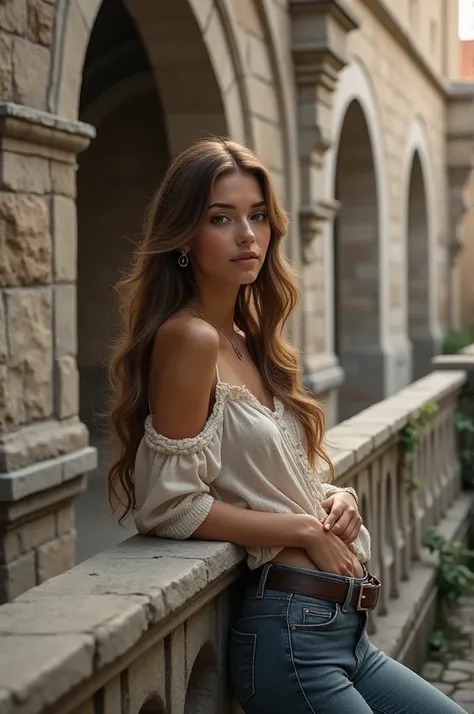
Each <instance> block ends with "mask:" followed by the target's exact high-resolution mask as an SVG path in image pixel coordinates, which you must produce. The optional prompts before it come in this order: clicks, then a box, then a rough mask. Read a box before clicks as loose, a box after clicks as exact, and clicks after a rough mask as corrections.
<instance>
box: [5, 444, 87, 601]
mask: <svg viewBox="0 0 474 714" xmlns="http://www.w3.org/2000/svg"><path fill="white" fill-rule="evenodd" d="M95 462H96V452H95V449H92V448H85V449H83V450H82V451H80V452H75V453H73V454H71V455H67V456H63V457H61V458H59V459H54V460H52V459H51V460H47V461H43V462H42V463H40V464H37V465H35V466H33V467H27V468H25V469H21V470H17V471H16V472H15V473H13V474H0V603H4V602H8V601H10V600H13V599H14V598H16V597H18V595H20V594H21V593H23V592H25V591H26V590H29V589H30V588H32V587H34V586H35V585H39V584H40V583H42V582H44V581H45V580H48V579H49V578H51V577H54V576H55V575H59V574H60V573H62V572H64V571H65V570H69V569H70V568H72V567H73V566H74V564H75V560H76V558H75V545H76V530H75V516H74V507H73V502H74V499H75V498H76V496H77V495H78V494H79V493H80V492H81V491H82V490H83V489H84V488H85V485H86V480H85V476H83V473H85V472H87V471H89V470H91V469H92V468H94V466H95Z"/></svg>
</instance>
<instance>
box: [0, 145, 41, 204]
mask: <svg viewBox="0 0 474 714" xmlns="http://www.w3.org/2000/svg"><path fill="white" fill-rule="evenodd" d="M1 180H2V186H1V188H2V189H6V190H7V191H19V192H22V193H37V194H44V193H49V192H50V190H51V175H50V171H49V165H48V160H47V159H44V158H42V157H41V156H26V155H25V154H15V153H13V152H11V151H5V152H4V154H3V170H2V173H1Z"/></svg>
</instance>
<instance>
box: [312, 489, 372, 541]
mask: <svg viewBox="0 0 474 714" xmlns="http://www.w3.org/2000/svg"><path fill="white" fill-rule="evenodd" d="M321 506H322V507H323V508H324V510H325V511H326V512H327V514H328V515H327V516H323V517H322V518H321V523H322V524H323V528H324V530H326V531H330V532H331V533H334V534H335V535H337V536H338V537H339V538H340V539H341V540H342V541H344V543H348V544H349V543H353V542H354V541H355V539H356V538H357V536H358V535H359V531H360V527H361V525H362V518H361V517H360V514H359V509H358V507H357V502H356V500H355V498H354V496H352V495H351V494H350V493H348V492H347V491H338V492H337V493H335V494H334V495H333V496H330V497H329V498H326V499H325V500H324V501H321Z"/></svg>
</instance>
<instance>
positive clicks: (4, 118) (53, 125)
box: [0, 102, 96, 154]
mask: <svg viewBox="0 0 474 714" xmlns="http://www.w3.org/2000/svg"><path fill="white" fill-rule="evenodd" d="M0 129H1V131H0V138H1V139H3V138H4V137H10V138H13V139H18V140H20V141H27V142H29V143H31V144H40V145H43V146H48V147H54V148H56V149H60V150H62V151H67V152H70V153H72V154H78V153H79V152H80V151H83V150H84V149H86V148H87V146H89V143H90V141H91V139H93V138H94V137H95V135H96V131H95V128H94V127H93V126H91V125H90V124H85V123H84V122H81V121H72V120H69V119H63V118H62V117H60V116H57V115H55V114H50V113H49V112H44V111H41V110H40V109H33V108H32V107H27V106H24V105H23V104H14V103H13V102H0Z"/></svg>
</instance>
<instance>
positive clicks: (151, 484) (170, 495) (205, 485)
mask: <svg viewBox="0 0 474 714" xmlns="http://www.w3.org/2000/svg"><path fill="white" fill-rule="evenodd" d="M220 469H221V432H220V429H219V428H218V426H216V424H215V423H208V425H207V427H206V429H205V430H204V431H203V432H202V433H201V434H200V435H199V436H197V437H195V438H192V439H179V440H178V439H168V438H166V437H164V436H162V435H160V434H158V433H157V432H156V431H155V430H154V429H153V425H152V419H151V417H148V418H147V421H146V424H145V435H144V437H143V439H142V441H141V443H140V446H139V448H138V452H137V456H136V460H135V496H136V502H137V510H136V513H135V525H136V527H137V530H138V531H139V532H140V533H143V534H151V535H156V536H161V537H162V538H176V539H179V540H185V539H187V538H189V537H190V536H191V535H192V534H193V533H194V531H196V530H197V528H199V526H200V525H201V523H202V522H203V521H204V520H205V518H206V516H207V515H208V513H209V511H210V510H211V507H212V504H213V502H214V497H213V496H212V495H211V487H212V483H213V481H214V480H215V479H216V478H217V476H218V475H219V473H220Z"/></svg>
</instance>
